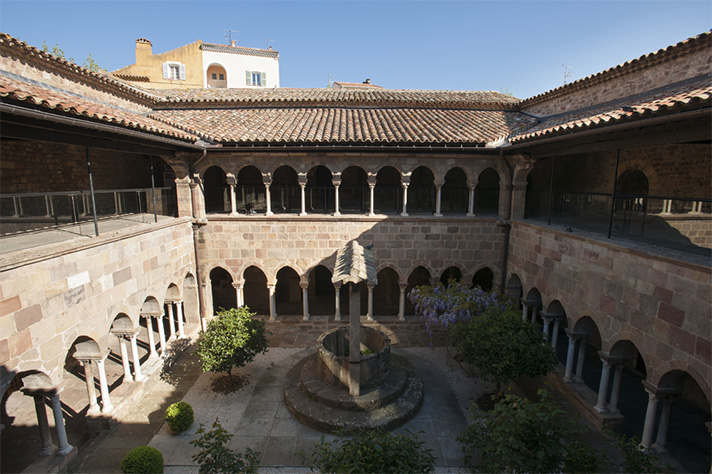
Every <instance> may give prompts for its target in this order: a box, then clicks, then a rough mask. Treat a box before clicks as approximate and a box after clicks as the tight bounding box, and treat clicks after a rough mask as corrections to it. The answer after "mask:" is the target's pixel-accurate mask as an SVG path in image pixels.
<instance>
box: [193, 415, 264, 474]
mask: <svg viewBox="0 0 712 474" xmlns="http://www.w3.org/2000/svg"><path fill="white" fill-rule="evenodd" d="M196 434H199V435H200V437H199V438H197V439H194V440H193V441H191V442H190V444H192V445H193V446H195V447H196V448H200V452H199V453H198V454H194V455H193V461H195V462H197V463H198V464H199V465H200V471H199V473H200V474H231V473H236V472H240V473H244V474H255V473H256V472H257V468H258V467H260V462H259V456H260V453H259V452H255V451H252V450H251V449H250V448H247V449H245V454H244V455H243V454H242V453H234V452H233V451H232V450H231V449H230V448H226V447H225V443H227V442H228V441H230V439H232V434H230V433H228V432H227V430H225V429H224V428H223V427H222V425H221V424H220V423H218V420H215V422H214V423H213V429H212V430H210V431H205V428H204V427H203V425H202V423H201V425H200V427H199V428H198V431H196Z"/></svg>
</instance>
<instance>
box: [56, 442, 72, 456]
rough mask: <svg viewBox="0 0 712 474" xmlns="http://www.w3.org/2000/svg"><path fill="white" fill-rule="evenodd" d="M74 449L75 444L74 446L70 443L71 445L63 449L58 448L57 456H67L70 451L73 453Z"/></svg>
mask: <svg viewBox="0 0 712 474" xmlns="http://www.w3.org/2000/svg"><path fill="white" fill-rule="evenodd" d="M74 449H75V448H74V446H72V445H71V444H70V445H68V446H67V447H65V448H63V449H60V450H58V451H57V456H67V455H68V454H69V453H71V452H72V451H74Z"/></svg>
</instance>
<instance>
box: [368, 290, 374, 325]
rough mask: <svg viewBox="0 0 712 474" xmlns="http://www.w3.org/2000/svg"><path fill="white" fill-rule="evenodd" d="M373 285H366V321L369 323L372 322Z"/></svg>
mask: <svg viewBox="0 0 712 474" xmlns="http://www.w3.org/2000/svg"><path fill="white" fill-rule="evenodd" d="M374 286H375V285H372V284H370V283H367V284H366V287H367V288H368V311H367V313H366V319H367V320H369V321H373V288H374Z"/></svg>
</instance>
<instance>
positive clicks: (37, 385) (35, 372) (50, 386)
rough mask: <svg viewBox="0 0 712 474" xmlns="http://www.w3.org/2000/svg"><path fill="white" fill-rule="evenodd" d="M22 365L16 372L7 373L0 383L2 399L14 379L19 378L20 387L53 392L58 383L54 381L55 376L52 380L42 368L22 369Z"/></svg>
mask: <svg viewBox="0 0 712 474" xmlns="http://www.w3.org/2000/svg"><path fill="white" fill-rule="evenodd" d="M22 365H25V364H21V365H20V366H18V368H17V369H16V370H11V371H9V372H8V373H7V375H5V376H4V377H3V378H2V382H0V393H2V396H3V397H4V396H5V392H6V391H7V389H8V387H10V385H11V384H12V381H13V380H15V378H19V379H20V380H21V381H22V385H23V386H24V387H26V388H29V389H36V390H47V391H51V390H54V389H55V388H56V387H57V385H58V384H59V382H60V380H57V379H56V375H55V377H54V378H53V377H52V376H51V375H48V374H47V372H46V371H45V370H44V368H37V367H27V368H24V369H23V368H22V367H21V366H22ZM27 365H28V366H31V365H32V364H30V363H28V364H27Z"/></svg>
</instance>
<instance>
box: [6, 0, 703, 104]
mask: <svg viewBox="0 0 712 474" xmlns="http://www.w3.org/2000/svg"><path fill="white" fill-rule="evenodd" d="M710 28H712V2H710V1H709V0H699V1H697V0H690V1H685V0H675V1H644V0H640V1H637V0H636V1H634V0H619V1H608V0H597V1H573V0H559V1H538V0H530V1H506V0H505V1H497V2H495V1H475V0H469V1H468V0H462V1H398V2H391V1H375V0H373V1H325V0H324V1H316V2H306V1H296V0H294V1H282V2H272V1H257V0H253V1H249V2H248V1H234V0H233V1H227V0H225V1H188V0H170V1H169V0H165V1H153V0H147V1H139V2H136V1H119V0H107V1H99V0H95V1H63V0H55V1H49V2H48V1H35V0H0V30H1V31H2V32H4V33H8V34H10V35H12V36H14V37H16V38H19V39H20V40H22V41H25V42H27V43H29V44H31V45H33V46H38V47H40V46H41V45H42V42H43V41H46V42H47V44H48V45H50V46H52V45H54V44H58V45H59V46H60V47H61V48H62V49H63V50H64V51H65V53H66V54H67V56H68V57H74V58H75V59H76V60H77V62H78V63H80V64H81V63H82V62H83V61H84V59H85V58H86V57H87V55H88V54H89V53H91V54H92V57H93V58H94V59H95V60H96V61H97V62H98V63H99V64H100V65H101V66H102V67H104V68H107V69H108V70H114V69H118V68H120V67H123V66H126V65H128V64H132V63H133V62H134V45H135V40H136V38H139V37H143V38H148V39H149V40H151V42H152V43H153V51H154V53H157V52H164V51H167V50H170V49H173V48H176V47H179V46H182V45H185V44H188V43H191V42H193V41H195V40H197V39H201V40H203V41H205V42H212V43H226V42H227V40H226V39H225V31H224V30H225V29H232V30H237V33H233V36H232V37H233V39H236V40H237V42H238V44H239V45H241V46H248V47H256V48H264V47H266V42H265V41H264V40H265V39H271V40H274V41H273V42H272V45H273V47H274V49H276V50H277V51H279V53H280V79H281V85H282V87H325V86H326V84H327V81H328V75H331V77H332V78H333V79H335V80H337V81H347V82H361V81H363V80H364V79H365V78H367V77H368V78H371V82H372V83H374V84H377V85H380V86H383V87H387V88H392V89H444V90H495V91H499V90H508V91H510V92H512V93H514V95H516V96H517V97H520V98H526V97H531V96H533V95H536V94H539V93H542V92H545V91H547V90H549V89H552V88H555V87H558V86H560V85H561V84H562V83H563V80H564V68H563V67H562V64H567V65H570V66H571V67H572V69H571V80H576V79H579V78H582V77H585V76H588V75H590V74H595V73H596V72H599V71H601V70H603V69H606V68H609V67H612V66H615V65H618V64H620V63H622V62H625V61H627V60H630V59H634V58H637V57H639V56H641V55H644V54H647V53H649V52H652V51H656V50H658V49H660V48H664V47H666V46H669V45H671V44H674V43H677V42H679V41H682V40H684V39H686V38H688V37H691V36H695V35H697V34H700V33H703V32H705V31H708V30H710Z"/></svg>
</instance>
